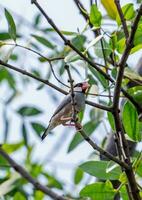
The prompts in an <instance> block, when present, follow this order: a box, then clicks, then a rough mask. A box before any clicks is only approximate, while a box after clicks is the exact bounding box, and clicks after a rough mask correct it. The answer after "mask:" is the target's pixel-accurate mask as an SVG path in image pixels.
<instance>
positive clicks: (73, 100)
mask: <svg viewBox="0 0 142 200" xmlns="http://www.w3.org/2000/svg"><path fill="white" fill-rule="evenodd" d="M65 69H66V70H67V73H68V76H69V80H68V81H69V82H70V88H71V102H72V120H73V122H74V123H75V122H76V121H77V117H76V114H77V111H76V108H75V104H76V102H75V99H74V87H73V82H74V80H73V79H72V76H71V73H70V70H69V66H68V65H65Z"/></svg>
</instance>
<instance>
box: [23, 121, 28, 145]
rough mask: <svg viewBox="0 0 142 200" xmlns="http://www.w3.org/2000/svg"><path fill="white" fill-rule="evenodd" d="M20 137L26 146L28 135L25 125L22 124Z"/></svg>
mask: <svg viewBox="0 0 142 200" xmlns="http://www.w3.org/2000/svg"><path fill="white" fill-rule="evenodd" d="M22 136H23V139H24V142H25V145H26V146H28V133H27V129H26V126H25V124H24V123H23V124H22Z"/></svg>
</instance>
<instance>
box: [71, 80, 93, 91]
mask: <svg viewBox="0 0 142 200" xmlns="http://www.w3.org/2000/svg"><path fill="white" fill-rule="evenodd" d="M89 87H90V85H89V83H88V82H87V81H86V82H82V83H77V84H76V85H75V86H74V92H83V93H85V92H86V90H87V89H88V88H89Z"/></svg>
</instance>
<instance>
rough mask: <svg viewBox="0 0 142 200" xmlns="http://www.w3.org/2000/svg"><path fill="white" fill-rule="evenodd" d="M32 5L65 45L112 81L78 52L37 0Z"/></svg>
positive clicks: (33, 0)
mask: <svg viewBox="0 0 142 200" xmlns="http://www.w3.org/2000/svg"><path fill="white" fill-rule="evenodd" d="M31 3H34V4H35V5H36V7H37V8H38V9H39V10H40V12H41V13H42V14H43V16H44V17H45V18H46V20H47V21H48V23H49V24H50V25H51V26H52V27H53V28H54V30H55V31H56V32H57V33H58V35H59V36H60V37H61V38H62V40H63V41H64V43H65V45H68V46H69V47H71V49H72V50H74V51H75V52H76V53H77V54H78V55H80V56H81V57H82V58H83V59H84V61H86V62H87V63H88V64H90V65H91V66H92V67H93V68H95V69H96V70H97V71H98V72H100V73H101V74H102V75H103V76H104V77H105V78H106V79H108V80H109V79H110V75H108V74H106V73H105V72H104V71H103V70H102V69H100V68H99V67H98V66H97V65H96V63H94V62H92V61H91V60H90V59H89V58H87V57H86V56H85V55H84V54H83V53H82V52H81V51H80V50H78V49H77V48H76V47H75V46H74V45H73V44H72V43H71V42H70V40H68V39H67V38H66V37H65V36H64V35H63V34H62V33H61V31H60V30H59V28H58V27H57V26H56V25H55V23H54V22H53V21H52V19H51V18H50V17H49V16H48V15H47V13H45V11H44V10H43V8H42V7H41V6H40V5H39V3H38V2H37V0H32V1H31Z"/></svg>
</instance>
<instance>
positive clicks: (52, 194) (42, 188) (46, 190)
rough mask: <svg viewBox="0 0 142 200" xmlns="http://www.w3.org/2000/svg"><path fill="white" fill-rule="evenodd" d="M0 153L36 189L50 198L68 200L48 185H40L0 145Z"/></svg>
mask: <svg viewBox="0 0 142 200" xmlns="http://www.w3.org/2000/svg"><path fill="white" fill-rule="evenodd" d="M0 155H1V156H2V157H3V158H4V159H5V160H6V161H8V163H9V164H10V165H11V167H12V168H13V169H15V170H16V171H17V172H18V173H19V174H20V175H21V176H22V177H23V178H24V179H26V180H27V181H28V182H29V183H31V184H32V185H33V186H34V188H35V189H36V190H40V191H42V192H43V193H44V194H47V195H48V196H50V197H51V198H53V199H55V200H69V199H67V198H65V197H63V196H60V195H58V194H57V193H55V192H53V191H52V190H51V189H49V188H48V187H46V186H44V185H42V184H41V183H40V182H39V181H37V180H36V179H34V178H33V177H32V176H31V175H30V174H29V173H28V172H27V171H26V170H25V169H24V168H23V167H22V166H20V165H19V164H17V163H16V162H15V161H14V160H13V159H12V158H11V157H10V156H9V155H8V154H7V153H6V152H5V151H4V150H3V149H2V148H1V147H0Z"/></svg>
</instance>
